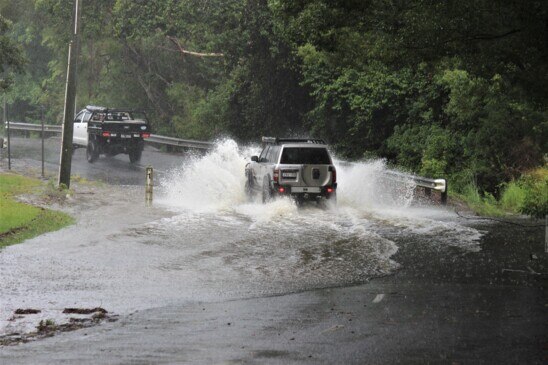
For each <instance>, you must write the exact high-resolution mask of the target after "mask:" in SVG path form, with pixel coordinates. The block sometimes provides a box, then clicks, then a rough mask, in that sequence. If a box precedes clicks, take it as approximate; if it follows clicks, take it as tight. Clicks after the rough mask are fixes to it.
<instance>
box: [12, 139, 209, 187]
mask: <svg viewBox="0 0 548 365" xmlns="http://www.w3.org/2000/svg"><path fill="white" fill-rule="evenodd" d="M44 147H45V148H44V149H45V153H44V155H45V159H44V160H45V173H46V176H57V175H58V173H59V154H60V150H61V138H60V137H50V138H47V139H46V140H45V143H44ZM2 153H3V155H2V157H3V159H5V161H3V162H4V163H6V162H7V150H6V149H4V151H3V152H2ZM11 153H12V158H13V162H12V164H13V170H14V171H17V170H18V169H19V170H22V169H28V168H32V169H33V170H34V173H35V174H38V175H39V174H40V172H41V159H42V157H41V156H42V149H41V142H40V140H38V139H34V138H32V139H31V138H21V137H13V138H12V147H11ZM195 153H197V154H201V152H200V151H195ZM183 156H184V155H183V154H176V153H164V152H161V151H160V150H158V149H157V148H154V147H151V146H150V145H146V146H145V151H143V156H142V158H141V161H140V162H139V163H137V164H130V163H129V157H128V155H123V154H121V155H116V156H114V157H105V156H104V155H101V157H100V158H99V159H98V160H97V161H96V162H94V163H93V164H90V163H88V162H87V161H86V151H85V149H84V148H78V149H76V150H75V151H74V154H73V159H72V170H71V175H72V176H73V177H74V176H78V177H82V178H85V179H88V180H95V181H103V182H105V183H108V184H114V185H144V181H145V172H144V169H145V167H147V166H153V167H154V169H155V172H156V176H158V177H160V176H162V174H164V173H165V172H166V171H168V170H169V169H172V168H174V167H177V166H179V165H180V164H181V160H182V159H183Z"/></svg>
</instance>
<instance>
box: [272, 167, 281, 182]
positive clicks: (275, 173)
mask: <svg viewBox="0 0 548 365" xmlns="http://www.w3.org/2000/svg"><path fill="white" fill-rule="evenodd" d="M272 179H273V180H274V182H278V181H279V180H280V170H278V169H276V170H274V175H273V176H272Z"/></svg>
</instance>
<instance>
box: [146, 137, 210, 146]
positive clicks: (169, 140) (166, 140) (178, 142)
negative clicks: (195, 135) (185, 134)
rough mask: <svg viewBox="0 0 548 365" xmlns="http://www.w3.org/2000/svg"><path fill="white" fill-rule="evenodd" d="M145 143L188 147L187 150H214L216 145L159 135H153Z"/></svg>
mask: <svg viewBox="0 0 548 365" xmlns="http://www.w3.org/2000/svg"><path fill="white" fill-rule="evenodd" d="M145 142H148V143H158V144H165V145H169V146H180V147H187V148H200V149H209V148H213V145H214V143H212V142H204V141H195V140H191V139H180V138H174V137H166V136H161V135H158V134H151V135H150V137H149V138H147V139H145Z"/></svg>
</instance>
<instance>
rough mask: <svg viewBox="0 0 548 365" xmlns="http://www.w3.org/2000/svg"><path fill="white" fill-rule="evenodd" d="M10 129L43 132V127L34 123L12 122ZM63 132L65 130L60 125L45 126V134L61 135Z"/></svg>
mask: <svg viewBox="0 0 548 365" xmlns="http://www.w3.org/2000/svg"><path fill="white" fill-rule="evenodd" d="M6 125H7V122H6ZM10 129H13V130H20V131H36V132H41V131H42V125H41V124H32V123H19V122H10ZM62 130H63V129H62V128H61V126H60V125H51V124H44V131H45V132H55V133H61V132H62Z"/></svg>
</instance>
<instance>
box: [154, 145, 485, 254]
mask: <svg viewBox="0 0 548 365" xmlns="http://www.w3.org/2000/svg"><path fill="white" fill-rule="evenodd" d="M258 152H259V148H258V147H240V146H238V145H237V144H236V143H235V142H234V141H232V140H224V141H221V142H219V143H218V144H217V145H216V148H215V149H214V150H212V151H211V152H209V153H208V154H207V155H205V156H201V157H195V158H190V159H188V160H187V161H186V162H185V163H184V164H183V165H182V166H181V167H180V168H178V169H176V170H174V171H172V172H171V173H170V174H169V175H168V176H167V177H166V178H165V179H164V180H163V181H162V187H163V194H162V198H161V199H160V203H161V204H163V205H165V206H168V207H170V208H172V209H178V210H180V211H185V212H186V213H185V214H189V213H196V214H205V213H208V214H212V215H214V216H215V215H216V217H217V218H218V217H219V216H220V215H228V216H230V217H231V219H237V218H241V219H246V220H248V221H250V223H249V227H248V228H249V229H251V230H252V229H256V228H258V227H263V228H264V229H265V230H269V229H270V230H271V229H272V227H273V226H276V225H281V228H282V230H283V229H285V231H284V233H283V234H282V235H294V234H299V232H300V233H302V232H301V229H300V228H301V227H302V225H306V226H311V227H322V229H323V228H324V227H326V226H331V227H333V224H335V223H334V222H339V223H337V224H338V225H337V224H335V225H336V226H337V229H338V230H339V231H340V230H348V229H349V227H352V229H355V228H356V226H358V227H366V229H367V230H368V232H370V233H374V232H377V233H378V232H380V231H382V232H386V231H387V227H390V228H391V229H392V231H396V232H405V233H406V234H416V235H424V236H425V237H427V238H435V237H437V239H436V240H434V241H435V242H440V243H443V244H449V245H455V246H461V247H465V248H467V249H472V250H475V249H477V248H478V245H477V242H478V240H479V238H480V237H481V234H480V233H479V232H478V231H476V230H474V229H472V228H469V227H464V226H462V225H460V224H459V223H457V222H455V219H454V215H452V214H450V213H449V212H448V211H446V210H443V209H442V208H439V207H426V208H425V207H422V208H416V207H412V204H411V203H412V202H413V194H414V189H415V184H414V182H413V181H412V180H409V181H405V180H404V181H402V180H401V179H398V180H397V181H395V180H393V179H392V178H391V177H390V176H389V175H387V174H386V171H388V168H387V166H386V163H385V161H383V160H371V161H366V162H360V163H346V162H344V161H336V162H335V164H336V166H337V171H338V182H339V187H338V192H337V195H338V207H337V208H335V209H332V210H321V209H318V208H317V207H313V206H310V207H305V208H297V206H296V205H295V203H294V202H293V201H292V200H291V199H278V200H275V201H273V202H271V203H269V204H262V203H261V202H260V201H258V199H257V201H254V202H249V201H248V199H247V197H246V196H245V193H244V184H245V176H244V169H245V165H246V163H247V162H248V161H249V157H250V156H251V155H256V154H257V153H258ZM349 222H351V223H349ZM290 223H296V224H297V227H291V226H290ZM386 252H391V253H393V252H395V249H394V250H387V251H386Z"/></svg>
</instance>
